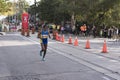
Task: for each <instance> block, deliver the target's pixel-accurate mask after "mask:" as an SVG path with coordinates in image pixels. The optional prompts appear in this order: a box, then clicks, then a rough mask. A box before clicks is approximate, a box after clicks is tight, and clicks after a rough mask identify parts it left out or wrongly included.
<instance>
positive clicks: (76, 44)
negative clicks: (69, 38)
mask: <svg viewBox="0 0 120 80" xmlns="http://www.w3.org/2000/svg"><path fill="white" fill-rule="evenodd" d="M74 46H78V39H77V37H76V38H75V41H74Z"/></svg>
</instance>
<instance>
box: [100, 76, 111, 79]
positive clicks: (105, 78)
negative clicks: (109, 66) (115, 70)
mask: <svg viewBox="0 0 120 80" xmlns="http://www.w3.org/2000/svg"><path fill="white" fill-rule="evenodd" d="M102 78H103V79H105V80H111V79H109V78H108V77H105V76H104V77H102Z"/></svg>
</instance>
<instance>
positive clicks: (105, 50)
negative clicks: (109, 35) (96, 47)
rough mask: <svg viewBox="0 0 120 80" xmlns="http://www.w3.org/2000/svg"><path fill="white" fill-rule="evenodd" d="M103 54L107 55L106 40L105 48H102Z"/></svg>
mask: <svg viewBox="0 0 120 80" xmlns="http://www.w3.org/2000/svg"><path fill="white" fill-rule="evenodd" d="M102 53H107V45H106V40H104V44H103V48H102Z"/></svg>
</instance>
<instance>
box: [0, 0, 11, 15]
mask: <svg viewBox="0 0 120 80" xmlns="http://www.w3.org/2000/svg"><path fill="white" fill-rule="evenodd" d="M10 6H11V3H10V2H8V1H7V0H0V14H3V13H4V12H7V11H9V10H10V9H9V8H10Z"/></svg>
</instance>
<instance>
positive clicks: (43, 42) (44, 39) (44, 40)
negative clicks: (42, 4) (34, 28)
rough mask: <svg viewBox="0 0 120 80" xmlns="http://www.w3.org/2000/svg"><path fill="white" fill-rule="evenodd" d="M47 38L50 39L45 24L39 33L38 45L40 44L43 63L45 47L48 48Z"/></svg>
mask: <svg viewBox="0 0 120 80" xmlns="http://www.w3.org/2000/svg"><path fill="white" fill-rule="evenodd" d="M48 37H49V38H51V37H50V34H49V30H48V27H47V25H46V24H45V25H44V26H43V28H42V29H41V32H40V44H41V51H40V56H42V61H45V55H46V51H47V46H48ZM42 52H43V54H42Z"/></svg>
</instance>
